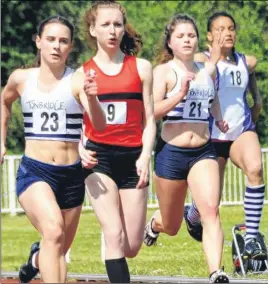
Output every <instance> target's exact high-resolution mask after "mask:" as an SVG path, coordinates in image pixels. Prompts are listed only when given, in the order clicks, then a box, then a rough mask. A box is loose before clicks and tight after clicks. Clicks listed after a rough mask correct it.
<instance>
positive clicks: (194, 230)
mask: <svg viewBox="0 0 268 284" xmlns="http://www.w3.org/2000/svg"><path fill="white" fill-rule="evenodd" d="M190 207H191V206H190V205H186V206H185V207H184V219H185V223H186V227H187V230H188V233H189V235H190V236H191V237H192V238H193V239H195V240H196V241H198V242H202V235H203V226H202V224H201V222H200V223H199V224H198V225H192V224H191V222H190V221H189V220H188V218H187V214H188V211H189V210H190Z"/></svg>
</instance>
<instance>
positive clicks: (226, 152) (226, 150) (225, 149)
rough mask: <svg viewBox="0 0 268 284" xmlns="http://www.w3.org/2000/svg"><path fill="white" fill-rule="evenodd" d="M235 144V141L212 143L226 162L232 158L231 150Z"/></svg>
mask: <svg viewBox="0 0 268 284" xmlns="http://www.w3.org/2000/svg"><path fill="white" fill-rule="evenodd" d="M233 143H234V141H222V142H218V141H217V142H216V141H212V145H213V147H214V149H215V151H216V153H217V155H218V157H221V158H224V159H225V160H228V158H229V157H230V148H231V146H232V144H233Z"/></svg>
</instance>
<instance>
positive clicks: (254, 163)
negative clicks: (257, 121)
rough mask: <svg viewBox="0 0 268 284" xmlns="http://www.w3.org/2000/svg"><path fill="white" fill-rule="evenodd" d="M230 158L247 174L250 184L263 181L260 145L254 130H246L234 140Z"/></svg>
mask: <svg viewBox="0 0 268 284" xmlns="http://www.w3.org/2000/svg"><path fill="white" fill-rule="evenodd" d="M230 158H231V160H232V162H233V163H234V164H235V165H236V166H237V167H239V168H240V169H242V171H243V172H244V173H245V174H246V175H247V177H248V181H249V183H250V184H251V185H259V184H260V183H263V173H262V154H261V147H260V143H259V139H258V135H257V134H256V133H255V132H253V131H246V132H244V133H243V134H241V135H240V136H239V137H238V138H237V139H236V140H235V141H234V143H233V144H232V146H231V149H230Z"/></svg>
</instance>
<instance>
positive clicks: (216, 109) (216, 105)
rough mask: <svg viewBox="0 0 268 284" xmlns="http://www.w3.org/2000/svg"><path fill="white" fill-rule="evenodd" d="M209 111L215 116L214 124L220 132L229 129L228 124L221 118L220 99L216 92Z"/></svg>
mask: <svg viewBox="0 0 268 284" xmlns="http://www.w3.org/2000/svg"><path fill="white" fill-rule="evenodd" d="M210 112H211V114H212V116H213V117H214V118H215V125H216V126H217V127H218V128H219V129H220V131H221V132H223V133H226V132H227V131H228V130H229V125H228V123H227V122H226V121H224V120H223V118H222V113H221V108H220V101H219V97H218V94H217V93H216V94H215V98H214V101H213V103H212V106H211V108H210Z"/></svg>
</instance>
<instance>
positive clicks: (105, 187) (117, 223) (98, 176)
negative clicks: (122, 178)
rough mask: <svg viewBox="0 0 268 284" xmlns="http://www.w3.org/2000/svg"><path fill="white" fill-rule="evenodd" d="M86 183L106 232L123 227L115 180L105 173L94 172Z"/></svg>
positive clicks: (92, 202) (94, 207) (93, 205)
mask: <svg viewBox="0 0 268 284" xmlns="http://www.w3.org/2000/svg"><path fill="white" fill-rule="evenodd" d="M85 183H86V191H87V194H88V196H89V198H90V201H91V204H92V207H93V209H94V212H95V214H96V216H97V218H98V220H99V222H100V224H101V226H102V229H103V231H104V233H105V230H109V229H110V228H119V229H120V228H122V222H121V216H120V201H119V193H118V188H117V185H116V184H115V182H114V181H113V180H112V179H111V178H110V177H108V176H107V175H105V174H102V173H94V174H91V175H90V176H88V177H87V179H86V180H85Z"/></svg>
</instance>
